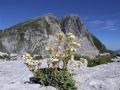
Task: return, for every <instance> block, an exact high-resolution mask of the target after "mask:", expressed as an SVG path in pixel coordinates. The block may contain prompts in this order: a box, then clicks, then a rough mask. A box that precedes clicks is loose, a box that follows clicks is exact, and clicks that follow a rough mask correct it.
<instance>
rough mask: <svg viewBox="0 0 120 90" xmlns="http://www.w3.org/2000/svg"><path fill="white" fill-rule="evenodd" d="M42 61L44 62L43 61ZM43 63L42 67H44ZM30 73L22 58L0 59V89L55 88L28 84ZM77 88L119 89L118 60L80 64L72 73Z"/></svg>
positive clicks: (83, 89) (119, 66)
mask: <svg viewBox="0 0 120 90" xmlns="http://www.w3.org/2000/svg"><path fill="white" fill-rule="evenodd" d="M43 63H44V62H43ZM45 66H46V64H45V63H44V64H43V66H42V67H45ZM30 77H32V73H31V72H30V71H29V70H28V68H27V67H26V66H25V64H24V63H23V61H22V60H17V61H0V89H1V90H21V89H22V90H56V89H55V88H54V87H51V86H49V87H43V86H41V85H39V84H30V83H29V81H30V80H29V78H30ZM73 78H74V80H75V81H76V86H77V87H78V89H77V90H120V81H119V80H120V62H113V63H108V64H104V65H99V66H95V67H86V66H85V67H84V66H81V67H80V68H79V69H76V70H75V71H74V74H73Z"/></svg>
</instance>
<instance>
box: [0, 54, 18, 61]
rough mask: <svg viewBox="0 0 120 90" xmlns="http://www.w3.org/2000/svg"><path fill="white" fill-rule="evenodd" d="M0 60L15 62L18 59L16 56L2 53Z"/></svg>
mask: <svg viewBox="0 0 120 90" xmlns="http://www.w3.org/2000/svg"><path fill="white" fill-rule="evenodd" d="M0 59H2V60H17V59H18V54H13V53H11V54H10V53H3V52H0Z"/></svg>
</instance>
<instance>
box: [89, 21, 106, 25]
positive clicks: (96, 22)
mask: <svg viewBox="0 0 120 90" xmlns="http://www.w3.org/2000/svg"><path fill="white" fill-rule="evenodd" d="M103 23H104V21H102V20H93V21H90V24H94V25H99V24H103Z"/></svg>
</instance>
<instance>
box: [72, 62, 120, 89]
mask: <svg viewBox="0 0 120 90" xmlns="http://www.w3.org/2000/svg"><path fill="white" fill-rule="evenodd" d="M74 79H75V80H76V82H77V87H78V90H119V89H120V81H119V80H120V63H117V62H113V63H108V64H104V65H99V66H96V67H91V68H90V67H86V68H81V69H79V70H77V71H76V75H74Z"/></svg>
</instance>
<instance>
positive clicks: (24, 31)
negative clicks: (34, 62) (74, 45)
mask: <svg viewBox="0 0 120 90" xmlns="http://www.w3.org/2000/svg"><path fill="white" fill-rule="evenodd" d="M59 32H63V33H64V34H67V33H73V34H74V35H75V36H76V41H77V42H78V43H80V44H81V46H82V47H81V48H80V49H78V50H77V54H82V55H87V56H90V57H95V56H97V55H98V54H99V53H100V52H103V51H104V50H106V49H105V46H104V45H103V44H102V43H101V42H100V41H99V40H98V39H97V38H96V37H95V36H93V35H92V34H91V33H90V32H88V30H87V29H86V27H85V26H84V24H83V22H82V21H81V19H80V18H79V16H78V15H74V14H70V15H67V16H63V17H61V18H60V19H57V18H56V17H55V16H53V15H52V14H50V13H49V14H46V15H43V16H40V17H36V18H32V19H30V20H27V21H25V22H22V23H19V24H17V25H14V26H12V27H10V28H7V29H5V30H0V51H1V52H6V53H19V54H22V53H24V52H29V53H31V54H33V53H34V54H40V55H41V56H42V57H44V53H45V47H46V45H47V44H48V43H49V42H53V43H54V40H55V39H54V37H53V35H54V34H56V33H59Z"/></svg>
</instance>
